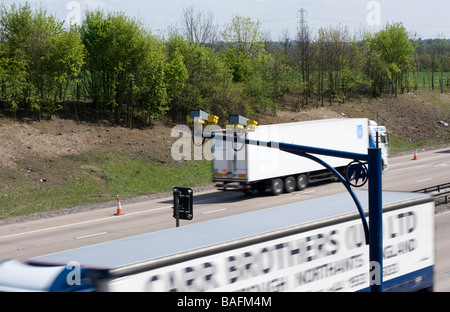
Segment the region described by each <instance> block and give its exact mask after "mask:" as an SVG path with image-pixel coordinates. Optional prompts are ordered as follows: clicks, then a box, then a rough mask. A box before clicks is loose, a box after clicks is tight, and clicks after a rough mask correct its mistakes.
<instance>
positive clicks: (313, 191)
mask: <svg viewBox="0 0 450 312" xmlns="http://www.w3.org/2000/svg"><path fill="white" fill-rule="evenodd" d="M315 192H316V190H312V191H306V192H300V193H294V196H299V195H307V194H312V193H315Z"/></svg>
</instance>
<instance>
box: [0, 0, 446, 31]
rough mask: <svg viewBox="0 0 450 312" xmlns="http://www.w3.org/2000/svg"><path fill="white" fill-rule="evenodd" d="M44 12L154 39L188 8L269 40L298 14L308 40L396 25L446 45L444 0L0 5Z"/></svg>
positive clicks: (293, 27)
mask: <svg viewBox="0 0 450 312" xmlns="http://www.w3.org/2000/svg"><path fill="white" fill-rule="evenodd" d="M2 2H3V3H5V4H6V5H10V4H12V3H16V4H24V3H25V2H28V3H30V4H31V5H32V7H36V6H37V7H39V6H40V5H42V6H44V7H45V8H46V9H47V11H48V12H49V13H52V14H55V15H56V16H57V17H58V18H59V19H60V20H65V21H67V20H69V19H72V20H77V19H78V20H80V19H82V18H83V16H84V12H85V10H93V9H97V8H100V9H103V10H104V11H106V12H120V11H122V12H124V13H125V15H127V16H129V17H135V18H138V19H140V20H141V21H142V22H143V23H144V25H145V26H147V27H148V28H150V30H151V31H152V33H153V34H155V35H164V34H165V33H166V32H167V30H168V28H169V27H172V28H179V29H181V24H182V20H183V19H182V13H183V8H186V7H189V6H191V5H192V6H194V7H195V9H196V10H197V11H198V12H205V13H206V12H208V11H212V13H213V14H214V20H215V23H216V24H217V25H219V27H223V26H224V25H226V24H228V23H230V22H231V20H232V18H233V16H234V15H236V14H237V15H240V16H245V17H250V18H251V19H252V20H254V21H259V22H260V23H261V29H262V30H263V31H264V32H265V33H267V34H270V38H271V39H272V40H277V39H279V38H281V33H282V32H285V31H286V30H287V31H288V33H289V35H290V37H291V38H295V34H296V32H297V27H298V24H299V21H300V18H299V17H300V13H299V11H300V10H301V9H304V10H306V13H304V17H305V22H306V23H307V25H308V27H309V28H310V30H311V32H312V34H313V35H316V34H317V31H318V30H319V29H320V28H321V27H329V26H333V27H336V26H338V25H339V24H340V25H341V26H347V27H348V29H349V31H350V33H352V34H356V33H361V31H366V32H367V31H368V32H376V31H379V30H380V29H382V28H383V27H384V26H386V24H387V23H398V22H401V23H403V25H404V26H405V28H406V29H407V30H408V32H410V34H411V36H414V37H416V38H423V39H429V38H445V39H450V1H449V0H426V1H424V0H377V1H373V0H221V1H219V0H147V1H145V0H78V1H74V0H28V1H25V0H14V1H12V0H0V3H2Z"/></svg>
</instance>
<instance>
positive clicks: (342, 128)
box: [212, 118, 388, 195]
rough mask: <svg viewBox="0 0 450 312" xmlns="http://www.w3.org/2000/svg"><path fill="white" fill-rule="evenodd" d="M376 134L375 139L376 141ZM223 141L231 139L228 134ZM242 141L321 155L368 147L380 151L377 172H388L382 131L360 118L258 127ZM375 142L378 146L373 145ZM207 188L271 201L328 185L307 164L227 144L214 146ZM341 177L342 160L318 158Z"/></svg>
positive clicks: (327, 175)
mask: <svg viewBox="0 0 450 312" xmlns="http://www.w3.org/2000/svg"><path fill="white" fill-rule="evenodd" d="M377 133H378V135H377ZM226 135H228V136H233V135H236V134H234V133H232V132H231V133H230V132H228V133H227V134H226ZM245 135H246V138H248V139H251V140H260V141H265V142H269V141H275V142H282V143H289V144H296V145H303V146H310V147H318V148H323V149H330V150H338V151H344V152H353V153H360V154H367V149H368V148H369V147H376V145H377V143H378V146H379V147H380V148H381V149H382V160H383V168H386V167H387V166H388V134H387V132H386V128H385V127H384V126H378V125H377V123H376V122H374V121H371V120H369V119H365V118H340V119H339V118H338V119H324V120H315V121H306V122H295V123H283V124H274V125H262V126H258V127H257V128H256V129H255V130H254V131H249V132H246V134H245ZM377 138H378V142H377ZM213 146H214V154H213V155H214V157H213V161H212V171H213V172H212V174H213V182H215V183H216V185H217V186H218V187H219V188H220V189H224V190H226V189H230V188H234V189H236V188H238V189H240V190H244V191H246V192H249V193H251V192H253V190H254V189H257V190H259V191H267V190H269V191H271V192H272V193H273V194H274V195H278V194H280V193H283V192H287V193H289V192H292V191H295V190H303V189H304V188H306V187H307V186H308V184H309V183H312V182H318V181H323V180H329V179H334V176H333V175H332V173H331V172H330V171H328V170H326V169H324V167H322V166H321V165H320V164H318V163H316V162H314V161H312V160H309V159H307V158H302V157H298V156H296V155H293V154H290V153H287V152H283V151H280V150H278V149H273V148H272V149H269V148H267V147H263V146H256V145H245V144H243V143H242V141H241V142H239V139H237V142H236V141H235V140H233V139H231V138H230V139H227V140H226V141H225V140H223V139H222V138H218V139H215V141H214V144H213ZM319 158H320V159H322V160H324V161H325V162H327V163H328V164H330V165H331V166H332V167H333V168H335V169H338V171H341V172H343V169H344V168H345V167H346V166H347V165H348V163H349V161H348V160H347V159H342V158H335V157H327V156H319Z"/></svg>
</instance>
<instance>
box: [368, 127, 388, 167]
mask: <svg viewBox="0 0 450 312" xmlns="http://www.w3.org/2000/svg"><path fill="white" fill-rule="evenodd" d="M377 138H378V140H377ZM369 140H370V147H372V148H375V147H377V146H378V147H379V148H381V159H382V161H383V170H385V169H387V168H388V166H389V162H388V157H389V133H388V132H387V130H386V127H385V126H379V125H378V124H377V123H376V122H375V121H373V120H370V121H369Z"/></svg>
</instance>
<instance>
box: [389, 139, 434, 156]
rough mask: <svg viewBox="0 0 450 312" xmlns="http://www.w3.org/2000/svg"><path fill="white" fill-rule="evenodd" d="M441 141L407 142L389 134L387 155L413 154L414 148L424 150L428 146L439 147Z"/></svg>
mask: <svg viewBox="0 0 450 312" xmlns="http://www.w3.org/2000/svg"><path fill="white" fill-rule="evenodd" d="M440 145H442V141H439V140H423V141H414V142H412V141H409V140H407V139H404V138H402V137H399V136H396V135H394V134H391V136H390V142H389V154H390V155H395V154H398V153H402V152H408V151H410V152H411V153H413V151H414V148H426V147H430V146H440Z"/></svg>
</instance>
